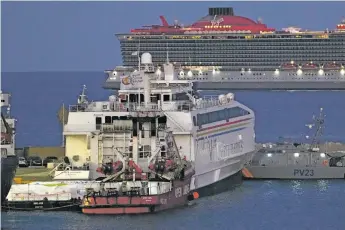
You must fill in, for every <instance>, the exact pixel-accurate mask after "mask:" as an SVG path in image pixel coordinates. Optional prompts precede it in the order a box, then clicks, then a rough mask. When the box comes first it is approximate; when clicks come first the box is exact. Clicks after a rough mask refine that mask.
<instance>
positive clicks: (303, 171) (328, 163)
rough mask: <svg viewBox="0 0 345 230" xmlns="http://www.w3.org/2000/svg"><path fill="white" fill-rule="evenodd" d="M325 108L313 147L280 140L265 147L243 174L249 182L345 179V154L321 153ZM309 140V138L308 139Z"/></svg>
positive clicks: (315, 118) (318, 123)
mask: <svg viewBox="0 0 345 230" xmlns="http://www.w3.org/2000/svg"><path fill="white" fill-rule="evenodd" d="M324 117H325V115H324V114H323V109H322V108H321V109H320V114H319V116H318V117H315V116H314V123H313V124H307V125H306V126H307V127H309V128H310V129H312V128H314V127H315V134H314V136H313V138H312V142H311V143H310V144H307V143H296V142H289V141H279V142H278V143H276V144H273V145H270V144H269V145H263V146H262V148H260V149H259V150H258V151H257V153H256V154H255V155H254V157H253V159H252V160H251V161H250V162H249V163H248V165H247V166H246V167H245V168H243V170H242V173H243V176H244V178H246V179H344V178H345V167H344V166H345V153H343V152H329V153H327V152H320V136H321V135H322V134H323V129H324ZM306 138H309V136H306Z"/></svg>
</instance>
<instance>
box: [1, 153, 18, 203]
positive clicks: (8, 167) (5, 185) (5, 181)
mask: <svg viewBox="0 0 345 230" xmlns="http://www.w3.org/2000/svg"><path fill="white" fill-rule="evenodd" d="M17 166H18V158H17V156H15V155H14V156H7V157H4V158H1V203H2V202H4V201H5V200H6V197H7V195H8V193H9V191H10V189H11V186H12V182H13V178H14V176H15V174H16V170H17Z"/></svg>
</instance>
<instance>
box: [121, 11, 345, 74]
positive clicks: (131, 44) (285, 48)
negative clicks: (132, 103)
mask: <svg viewBox="0 0 345 230" xmlns="http://www.w3.org/2000/svg"><path fill="white" fill-rule="evenodd" d="M160 19H161V23H162V25H152V26H145V27H143V28H138V29H132V30H130V32H129V33H120V34H116V36H117V38H118V40H119V41H120V45H121V53H122V60H123V65H124V66H128V67H135V66H136V65H137V58H136V57H135V56H132V55H131V54H132V53H133V52H136V51H138V50H140V52H150V53H151V54H152V57H153V62H154V63H156V64H157V65H162V64H163V63H164V62H165V53H166V50H167V49H168V50H169V59H170V60H171V61H172V62H176V63H179V64H181V65H182V66H195V67H216V68H219V69H221V70H222V71H241V70H242V69H246V70H247V69H251V70H252V71H275V70H276V69H278V68H279V67H283V68H286V66H285V67H284V65H289V64H290V63H291V61H293V62H294V63H295V64H296V65H299V66H301V67H303V68H305V69H312V68H316V67H318V66H320V65H321V66H323V67H324V69H329V68H333V69H334V68H335V69H340V68H341V66H342V65H344V64H345V19H344V20H343V21H342V22H340V23H339V24H338V25H335V27H336V28H335V29H333V30H329V29H326V28H325V29H324V30H322V31H308V30H302V29H301V28H297V27H287V28H283V29H281V30H276V29H275V28H271V27H269V26H267V25H266V24H264V23H263V22H262V20H261V19H258V20H257V21H254V20H252V19H249V18H247V17H243V16H236V15H235V14H234V10H233V8H209V12H208V15H206V16H204V17H202V18H201V19H199V20H198V21H196V22H194V23H192V24H191V25H188V26H182V25H180V24H179V23H178V22H177V21H175V23H174V24H173V25H170V24H168V22H167V20H166V19H165V18H164V16H160ZM310 63H312V65H310Z"/></svg>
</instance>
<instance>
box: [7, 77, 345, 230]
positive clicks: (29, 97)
mask: <svg viewBox="0 0 345 230" xmlns="http://www.w3.org/2000/svg"><path fill="white" fill-rule="evenodd" d="M104 80H105V77H104V75H103V74H102V73H99V72H87V73H80V72H75V73H66V72H55V73H48V72H47V73H44V72H37V73H2V90H3V91H5V92H10V93H11V94H12V114H13V115H14V116H15V117H16V118H17V119H18V123H17V146H36V145H39V146H49V145H50V146H54V145H60V143H61V125H60V124H59V122H58V120H57V111H58V110H59V107H60V106H61V105H62V103H65V104H66V105H68V104H75V103H76V102H77V96H78V95H79V93H80V91H81V87H82V85H83V84H86V86H87V88H88V96H89V99H90V100H104V99H105V98H107V97H108V96H109V95H110V92H109V91H106V90H103V89H102V88H101V85H102V83H103V81H104ZM207 94H214V95H216V94H219V92H208V93H207ZM235 97H236V99H237V100H238V101H240V102H243V103H244V104H246V105H247V106H249V107H250V108H252V109H253V110H254V111H255V112H256V138H257V141H258V142H267V141H276V140H277V139H278V137H279V136H285V137H290V138H294V139H296V140H303V139H304V136H305V135H310V133H308V130H307V128H306V127H305V124H307V123H309V122H310V121H311V118H312V116H313V115H314V114H317V113H318V111H319V108H320V107H323V108H324V111H325V113H326V115H327V117H326V130H325V134H324V139H325V140H331V141H342V142H345V122H344V118H345V92H341V91H339V92H334V91H332V92H322V91H319V92H299V91H295V92H263V91H262V92H260V91H256V92H255V91H251V92H235ZM344 195H345V183H344V181H342V180H339V181H323V180H319V181H309V182H308V181H303V182H300V181H245V182H244V183H243V184H242V185H241V186H240V187H238V188H237V189H235V190H233V191H229V192H226V193H222V194H219V195H217V196H213V197H207V198H202V199H200V200H198V202H197V204H196V205H194V206H190V207H186V208H181V209H176V210H170V211H167V212H163V213H159V214H155V215H142V216H121V217H115V216H85V215H82V214H78V213H64V212H63V213H61V212H55V213H54V212H53V213H39V212H37V213H35V212H8V213H2V216H1V219H2V227H3V229H23V230H24V229H45V230H49V229H66V230H68V229H78V230H79V229H84V230H88V229H102V230H105V229H192V228H198V229H211V228H215V229H216V228H217V229H234V230H242V229H243V230H250V229H259V230H261V229H265V230H270V229H272V230H276V229H282V230H283V229H289V230H290V229H293V230H296V229H297V230H299V229H303V230H304V229H312V230H317V229H320V230H325V229H332V230H338V229H339V230H343V229H345V224H344V221H342V218H343V214H344V213H345V208H344V204H345V196H344Z"/></svg>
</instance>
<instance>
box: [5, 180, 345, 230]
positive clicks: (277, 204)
mask: <svg viewBox="0 0 345 230" xmlns="http://www.w3.org/2000/svg"><path fill="white" fill-rule="evenodd" d="M344 185H345V184H344V181H333V182H329V181H322V180H320V181H305V182H299V181H248V182H245V183H244V184H242V186H240V187H238V188H237V189H235V190H233V191H231V192H226V193H222V194H219V195H216V196H213V197H207V198H202V199H200V200H198V201H197V203H196V205H194V206H190V207H186V208H180V209H175V210H169V211H166V212H162V213H157V214H150V215H138V216H86V215H83V214H79V213H67V212H63V213H61V212H52V213H40V212H36V213H35V212H9V213H2V227H3V228H4V229H22V230H26V229H28V230H32V229H44V230H55V229H56V230H58V229H61V230H69V229H73V230H80V229H83V230H112V229H121V230H122V229H132V230H133V229H150V230H152V229H157V230H165V229H189V230H190V229H232V230H252V229H253V230H278V229H279V230H309V229H310V230H344V229H345V223H344V221H343V217H344V213H345V207H344V204H345V196H344V193H345V186H344Z"/></svg>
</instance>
